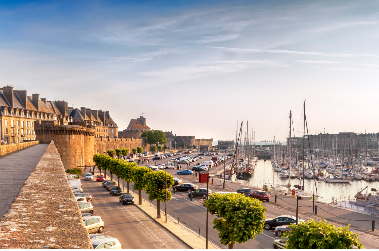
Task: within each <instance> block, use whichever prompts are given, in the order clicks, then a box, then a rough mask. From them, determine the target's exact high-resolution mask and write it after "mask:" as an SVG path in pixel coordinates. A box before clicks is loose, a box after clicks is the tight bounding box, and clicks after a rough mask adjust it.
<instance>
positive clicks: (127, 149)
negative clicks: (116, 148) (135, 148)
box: [121, 148, 129, 156]
mask: <svg viewBox="0 0 379 251" xmlns="http://www.w3.org/2000/svg"><path fill="white" fill-rule="evenodd" d="M121 154H122V155H123V156H126V155H128V154H129V148H122V149H121Z"/></svg>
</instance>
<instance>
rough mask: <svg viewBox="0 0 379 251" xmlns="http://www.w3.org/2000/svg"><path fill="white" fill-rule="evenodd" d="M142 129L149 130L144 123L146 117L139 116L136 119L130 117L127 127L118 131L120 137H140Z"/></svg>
mask: <svg viewBox="0 0 379 251" xmlns="http://www.w3.org/2000/svg"><path fill="white" fill-rule="evenodd" d="M144 131H150V127H148V126H147V125H146V118H144V117H143V116H140V117H139V118H137V119H131V120H130V122H129V125H128V127H127V128H126V129H125V130H123V131H120V132H118V135H119V137H120V138H140V137H141V134H142V133H143V132H144Z"/></svg>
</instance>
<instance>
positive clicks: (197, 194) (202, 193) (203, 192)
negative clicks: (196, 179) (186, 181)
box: [188, 188, 212, 198]
mask: <svg viewBox="0 0 379 251" xmlns="http://www.w3.org/2000/svg"><path fill="white" fill-rule="evenodd" d="M191 193H192V198H207V189H206V188H199V189H197V190H196V191H194V192H190V193H188V197H190V196H191ZM211 193H212V191H211V190H209V189H208V195H210V194H211Z"/></svg>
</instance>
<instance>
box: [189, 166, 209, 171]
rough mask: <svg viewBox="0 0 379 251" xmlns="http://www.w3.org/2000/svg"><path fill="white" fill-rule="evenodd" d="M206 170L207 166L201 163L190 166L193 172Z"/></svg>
mask: <svg viewBox="0 0 379 251" xmlns="http://www.w3.org/2000/svg"><path fill="white" fill-rule="evenodd" d="M207 170H208V168H207V167H206V166H202V165H199V166H194V167H192V171H195V172H200V171H207Z"/></svg>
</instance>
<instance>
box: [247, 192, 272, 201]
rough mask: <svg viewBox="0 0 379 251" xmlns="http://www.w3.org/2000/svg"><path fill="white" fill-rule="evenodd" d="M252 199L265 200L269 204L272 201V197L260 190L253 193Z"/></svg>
mask: <svg viewBox="0 0 379 251" xmlns="http://www.w3.org/2000/svg"><path fill="white" fill-rule="evenodd" d="M250 197H251V198H255V199H258V200H265V201H267V202H269V200H270V195H269V194H268V193H267V192H265V191H262V190H258V191H255V192H253V193H251V194H250Z"/></svg>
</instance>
